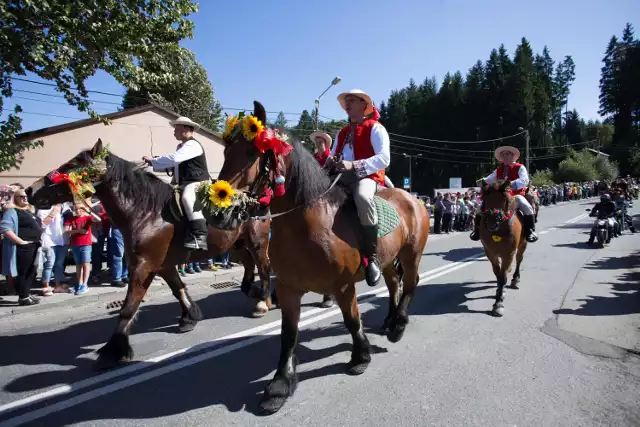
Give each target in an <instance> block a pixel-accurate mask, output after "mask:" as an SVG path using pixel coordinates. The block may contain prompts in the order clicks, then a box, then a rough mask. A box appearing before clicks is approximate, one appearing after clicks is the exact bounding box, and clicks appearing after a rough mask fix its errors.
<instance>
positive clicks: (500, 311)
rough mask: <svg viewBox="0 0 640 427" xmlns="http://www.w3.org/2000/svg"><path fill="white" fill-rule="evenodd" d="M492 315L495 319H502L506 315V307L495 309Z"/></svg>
mask: <svg viewBox="0 0 640 427" xmlns="http://www.w3.org/2000/svg"><path fill="white" fill-rule="evenodd" d="M491 315H493V316H494V317H502V316H503V315H504V307H493V310H491Z"/></svg>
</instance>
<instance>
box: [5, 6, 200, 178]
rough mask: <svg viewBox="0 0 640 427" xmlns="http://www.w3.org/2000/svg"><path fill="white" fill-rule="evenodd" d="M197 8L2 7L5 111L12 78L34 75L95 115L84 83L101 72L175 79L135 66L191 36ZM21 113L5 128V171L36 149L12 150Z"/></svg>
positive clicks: (121, 76) (120, 76)
mask: <svg viewBox="0 0 640 427" xmlns="http://www.w3.org/2000/svg"><path fill="white" fill-rule="evenodd" d="M196 11H197V5H196V3H195V2H193V1H192V0H154V1H146V0H127V1H124V0H105V1H95V0H67V1H54V0H38V1H4V2H0V17H1V20H2V25H1V26H0V93H1V94H2V96H1V97H0V114H2V113H3V107H4V99H5V98H10V97H11V96H12V95H13V92H12V89H11V88H12V75H26V73H27V72H31V73H34V74H36V75H37V76H39V77H41V78H43V79H45V80H50V81H53V82H54V83H55V84H56V85H57V90H58V91H59V92H61V93H62V94H63V95H64V97H65V99H66V100H67V102H68V103H69V104H70V105H74V106H77V107H78V110H80V111H86V112H87V113H88V114H89V115H91V116H92V117H98V115H97V113H96V112H95V111H93V110H92V109H91V103H90V101H89V100H88V92H87V88H86V87H85V81H86V79H87V78H89V77H91V76H93V75H94V74H95V73H96V71H97V70H104V71H106V72H107V73H109V74H111V75H112V76H113V77H114V78H115V79H116V80H117V81H118V82H120V83H121V84H123V85H127V83H128V82H130V81H131V80H134V81H145V82H151V81H154V82H158V81H162V80H165V79H169V78H171V76H166V75H153V74H150V73H148V72H146V71H145V70H144V69H142V68H138V67H137V63H138V61H142V60H145V59H148V58H153V57H156V56H159V55H163V54H164V52H166V51H167V50H171V49H175V47H176V46H177V44H178V42H179V41H180V40H182V39H184V38H185V37H191V36H192V31H193V23H192V22H191V21H190V20H188V19H187V17H188V16H189V15H190V14H192V13H194V12H196ZM73 86H75V87H77V88H78V90H77V91H73V90H72V87H73ZM18 112H19V111H18ZM16 116H17V112H14V114H12V115H9V117H8V118H7V120H6V121H4V122H2V125H1V127H0V158H1V159H2V162H1V163H0V170H6V169H7V168H11V167H13V166H17V165H18V164H19V162H18V157H19V155H20V154H21V153H22V152H23V151H24V150H25V149H27V148H30V147H33V146H34V145H33V144H32V145H29V144H26V145H25V144H18V145H16V146H13V147H11V146H10V145H13V138H14V136H15V133H17V132H19V131H20V130H21V127H20V121H19V118H17V117H16ZM12 158H15V161H14V160H12Z"/></svg>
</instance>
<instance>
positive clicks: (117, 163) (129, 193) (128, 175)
mask: <svg viewBox="0 0 640 427" xmlns="http://www.w3.org/2000/svg"><path fill="white" fill-rule="evenodd" d="M135 166H136V165H135V164H134V163H132V162H129V161H127V160H124V159H122V158H120V157H118V156H116V155H115V154H109V157H108V158H107V171H106V173H105V175H104V181H105V182H107V183H110V184H115V185H116V186H117V188H118V191H119V192H120V193H121V194H122V195H123V196H124V197H125V198H127V199H129V200H133V201H135V203H133V204H132V205H131V213H132V214H133V215H135V216H137V215H143V216H144V215H148V214H150V213H151V214H158V215H159V214H160V212H162V209H163V208H164V206H165V205H166V203H167V202H168V201H169V199H170V198H171V197H172V195H173V188H172V187H171V185H169V184H167V183H166V182H164V181H162V180H161V179H160V178H158V177H157V176H155V175H154V174H152V173H149V172H147V171H146V170H144V169H139V168H136V167H135Z"/></svg>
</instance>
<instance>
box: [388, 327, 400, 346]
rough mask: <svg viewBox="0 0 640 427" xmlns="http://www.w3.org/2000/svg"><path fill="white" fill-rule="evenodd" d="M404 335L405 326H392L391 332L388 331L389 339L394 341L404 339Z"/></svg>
mask: <svg viewBox="0 0 640 427" xmlns="http://www.w3.org/2000/svg"><path fill="white" fill-rule="evenodd" d="M403 335H404V327H398V326H396V327H395V328H392V329H390V330H389V332H387V339H388V340H389V341H390V342H392V343H397V342H398V341H400V340H401V339H402V336H403Z"/></svg>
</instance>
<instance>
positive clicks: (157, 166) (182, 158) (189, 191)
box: [142, 117, 209, 250]
mask: <svg viewBox="0 0 640 427" xmlns="http://www.w3.org/2000/svg"><path fill="white" fill-rule="evenodd" d="M171 125H173V128H174V131H173V135H174V136H175V138H176V139H177V140H179V141H180V144H178V147H177V149H176V151H175V152H173V153H171V154H167V155H166V156H161V157H156V158H151V157H149V156H144V157H143V158H142V160H143V161H144V162H145V163H147V164H149V165H151V166H153V170H154V171H164V170H166V169H169V168H173V179H174V180H175V183H176V184H177V185H178V186H179V187H180V188H181V189H182V205H183V207H184V210H185V213H186V215H187V219H188V220H189V231H188V232H187V234H186V235H185V241H184V246H185V247H186V248H188V249H202V250H207V232H208V231H207V222H206V221H205V219H204V216H203V215H202V212H200V211H198V212H194V210H193V205H194V203H195V201H196V188H197V187H198V185H199V184H200V181H205V180H207V179H209V171H208V169H207V157H206V155H205V152H204V149H203V148H202V145H201V144H200V143H199V142H198V140H196V139H195V138H194V133H195V130H196V129H198V128H199V127H200V126H199V125H198V124H197V123H195V122H194V121H192V120H191V119H189V118H188V117H178V118H177V119H176V120H173V121H172V122H171Z"/></svg>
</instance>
